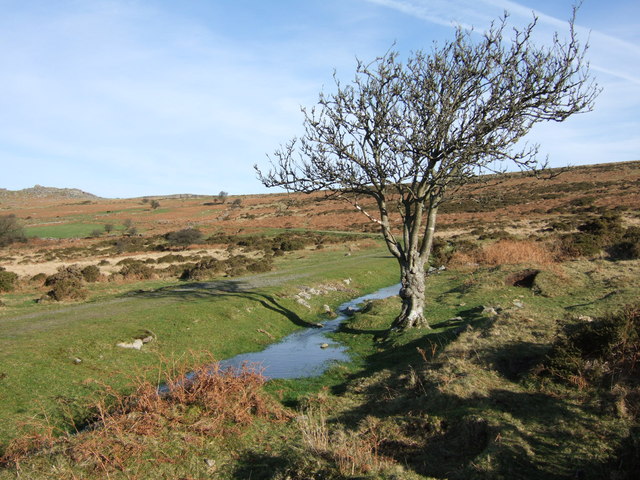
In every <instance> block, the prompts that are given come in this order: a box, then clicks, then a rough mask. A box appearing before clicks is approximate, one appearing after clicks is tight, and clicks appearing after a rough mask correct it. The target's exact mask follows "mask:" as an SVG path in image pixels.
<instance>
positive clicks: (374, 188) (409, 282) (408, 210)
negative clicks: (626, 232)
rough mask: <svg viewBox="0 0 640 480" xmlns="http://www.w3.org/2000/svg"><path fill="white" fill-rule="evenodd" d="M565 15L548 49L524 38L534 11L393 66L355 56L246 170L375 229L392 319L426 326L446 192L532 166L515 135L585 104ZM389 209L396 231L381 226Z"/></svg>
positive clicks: (583, 75)
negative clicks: (429, 270)
mask: <svg viewBox="0 0 640 480" xmlns="http://www.w3.org/2000/svg"><path fill="white" fill-rule="evenodd" d="M574 18H575V10H574V16H573V17H572V19H571V20H570V21H569V24H568V27H569V31H568V38H567V39H566V40H561V39H560V36H559V35H555V36H554V37H553V39H552V41H551V43H550V45H548V46H537V45H535V44H534V42H533V41H532V36H533V32H534V30H535V28H536V24H537V20H536V19H535V18H534V20H533V21H532V22H531V23H530V24H529V25H527V26H526V27H525V28H523V29H515V28H514V29H513V30H512V31H513V35H512V36H511V37H510V38H507V35H506V31H507V26H508V16H507V15H506V14H505V16H504V17H503V18H501V19H499V20H498V21H496V22H494V23H493V24H492V26H491V28H489V29H488V30H487V31H486V32H484V33H483V34H481V35H479V34H476V33H474V32H472V31H469V30H464V29H462V28H458V29H457V30H456V33H455V36H454V38H453V39H452V40H450V41H448V42H446V43H444V44H443V45H437V44H434V46H433V48H432V49H431V50H430V51H429V52H425V51H417V52H414V53H412V54H411V55H409V56H408V58H407V59H406V61H405V62H404V63H403V62H402V61H401V56H400V54H399V52H397V51H396V50H393V49H392V50H389V51H388V52H387V53H386V54H384V55H383V56H381V57H379V58H377V59H375V60H374V61H373V62H370V63H364V62H362V61H358V63H357V66H356V75H355V77H354V79H353V80H352V81H351V82H350V83H346V84H344V83H342V82H341V81H340V80H339V79H338V78H337V75H334V79H335V91H334V92H332V93H321V94H320V97H319V100H318V103H317V105H316V106H314V107H312V108H311V109H307V108H303V109H302V112H303V115H304V134H303V135H302V136H301V137H300V138H294V139H292V140H291V141H290V142H288V143H286V144H285V145H283V146H282V147H281V148H280V149H278V150H277V151H276V152H275V156H274V159H272V162H271V163H272V169H271V170H270V171H269V172H267V173H262V171H261V170H260V169H258V167H256V169H257V171H258V175H259V178H260V180H261V181H262V182H263V183H264V185H266V186H268V187H284V188H286V189H288V190H291V191H296V192H305V193H310V192H314V191H318V190H325V191H326V192H327V193H328V194H331V195H337V196H340V197H342V198H345V199H349V200H350V201H351V202H352V203H353V204H354V206H355V207H356V208H358V209H359V210H361V211H362V212H363V213H364V214H365V215H367V216H368V218H369V219H370V220H371V221H372V222H375V223H377V224H378V225H379V226H380V229H381V232H382V234H383V236H384V238H385V241H386V244H387V246H388V248H389V251H390V252H391V253H392V254H393V255H394V256H395V257H396V258H397V259H398V262H399V264H400V270H401V282H402V288H401V291H400V296H401V298H402V299H403V307H402V312H401V313H400V315H399V316H398V318H397V319H396V322H395V324H394V325H395V326H396V327H400V328H406V327H412V326H426V325H428V324H427V322H426V319H425V318H424V315H423V307H424V267H425V263H426V262H427V259H428V256H429V253H430V250H431V246H432V242H433V233H434V230H435V222H436V215H437V210H438V207H439V205H440V204H441V203H442V201H443V200H444V199H445V198H446V195H447V194H449V193H450V192H451V191H452V190H453V189H455V188H457V187H459V186H461V185H463V184H465V183H466V182H468V181H469V180H471V179H472V178H475V177H477V176H478V175H479V174H481V173H490V172H498V171H502V170H503V169H504V168H506V166H507V165H511V166H513V165H515V166H517V167H519V168H520V169H523V170H529V171H536V170H538V169H540V168H542V167H544V162H540V161H539V159H538V158H537V153H538V146H537V145H529V144H524V145H521V143H520V142H519V141H520V140H521V139H522V138H523V137H524V136H525V135H526V134H527V133H528V132H529V131H530V130H531V128H532V127H533V126H534V125H535V124H537V123H539V122H543V121H556V122H561V121H563V120H565V119H566V118H568V117H569V116H571V115H573V114H576V113H579V112H585V111H589V110H591V109H592V108H593V103H594V100H595V98H596V96H597V95H598V93H599V89H598V87H597V85H596V84H595V82H594V81H593V79H592V78H591V75H590V72H589V68H588V64H587V63H586V61H585V52H586V47H585V46H583V45H581V44H580V42H579V41H578V39H577V36H576V33H575V29H574ZM476 35H478V36H479V38H478V37H476ZM363 197H367V198H372V199H374V200H375V204H376V206H377V212H370V211H365V210H364V209H363V207H362V205H361V203H360V199H361V198H363ZM392 212H397V213H398V214H399V215H400V217H401V222H402V229H401V231H396V230H394V228H393V227H392V223H391V221H390V215H391V213H392Z"/></svg>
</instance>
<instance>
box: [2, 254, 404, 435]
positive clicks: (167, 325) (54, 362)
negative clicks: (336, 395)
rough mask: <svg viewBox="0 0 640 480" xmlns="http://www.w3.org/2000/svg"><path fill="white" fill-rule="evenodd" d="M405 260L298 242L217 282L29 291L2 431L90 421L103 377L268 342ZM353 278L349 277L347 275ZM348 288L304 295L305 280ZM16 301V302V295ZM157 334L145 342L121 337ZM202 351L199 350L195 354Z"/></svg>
mask: <svg viewBox="0 0 640 480" xmlns="http://www.w3.org/2000/svg"><path fill="white" fill-rule="evenodd" d="M396 279H397V267H396V266H395V265H394V262H393V260H392V259H390V258H389V257H388V255H386V254H385V253H384V251H383V250H382V249H379V248H378V249H376V248H373V249H369V250H362V251H359V252H353V254H351V255H349V256H345V254H344V251H342V250H340V249H335V250H331V249H327V250H325V251H317V252H295V253H293V254H291V255H289V256H287V257H284V258H282V259H280V260H279V262H278V264H277V268H276V271H274V272H269V273H266V274H261V275H256V276H253V277H247V278H240V279H221V280H219V281H218V282H215V283H212V284H210V285H207V284H202V283H187V282H157V281H155V282H146V283H145V282H140V283H136V284H132V285H128V286H120V287H117V288H116V289H115V292H113V293H111V294H109V293H108V292H105V288H106V287H105V285H100V284H98V285H96V286H95V287H94V289H95V290H94V291H93V292H92V293H91V294H90V296H89V301H88V302H84V303H64V304H60V305H39V304H35V303H34V302H33V300H27V299H24V301H23V302H21V303H16V306H15V307H14V308H5V309H3V311H2V313H1V315H0V365H1V367H0V369H1V371H0V375H1V377H0V378H1V379H0V400H1V401H0V438H2V444H3V445H6V442H7V441H8V440H9V439H10V438H12V437H13V436H14V435H15V434H16V428H17V425H18V424H19V423H20V422H22V421H25V420H27V419H29V418H31V417H32V416H34V415H46V416H47V417H48V418H49V419H50V421H51V422H52V423H53V424H54V425H63V424H65V422H67V423H68V420H69V418H65V417H72V418H73V419H74V420H75V421H80V422H81V421H82V418H83V417H84V416H85V415H86V411H85V409H84V405H85V404H86V403H87V399H88V398H90V397H91V396H93V395H94V394H95V393H96V392H97V391H99V390H101V389H102V386H103V384H107V385H110V386H113V387H115V388H117V389H121V388H124V387H125V385H126V384H127V383H128V382H129V380H130V378H131V373H132V372H138V374H139V375H140V376H143V377H145V376H148V375H153V374H150V373H148V372H150V371H151V370H153V367H154V366H157V365H158V364H159V363H160V362H161V360H162V359H176V361H178V360H179V359H182V358H184V357H185V356H186V355H187V354H189V352H209V353H210V354H211V355H212V356H213V357H214V358H218V359H222V358H227V357H230V356H233V355H236V354H238V353H242V352H246V351H253V350H258V349H261V348H263V347H264V346H265V345H266V344H268V343H270V342H272V341H274V339H277V338H280V337H282V336H284V335H286V334H288V333H290V332H291V331H293V330H295V329H298V328H301V327H303V326H305V325H308V324H309V322H317V321H318V320H320V319H321V318H322V305H323V304H329V305H332V306H335V305H337V304H339V303H340V302H341V301H344V300H345V299H347V298H351V297H352V296H357V295H358V294H359V293H360V292H368V291H372V290H375V289H377V288H379V287H382V286H386V285H388V284H391V283H393V282H395V281H396ZM344 280H348V283H349V284H348V285H347V283H345V282H344ZM319 284H334V285H337V286H339V287H340V288H339V289H336V290H334V291H332V292H331V293H329V294H327V295H325V296H322V297H316V298H312V299H311V300H309V304H310V306H311V308H308V307H306V306H303V305H301V304H299V303H298V302H297V301H296V299H295V294H296V293H297V292H298V290H299V288H300V287H301V286H302V285H310V286H313V285H319ZM12 303H15V302H12ZM149 336H150V337H152V339H153V340H152V341H151V342H149V343H148V344H145V345H144V347H142V349H141V350H139V351H138V350H134V349H125V348H120V347H117V346H116V344H117V343H120V342H123V343H131V342H133V341H134V339H135V338H141V337H149ZM196 361H197V359H196V358H194V359H193V362H194V363H195V362H196Z"/></svg>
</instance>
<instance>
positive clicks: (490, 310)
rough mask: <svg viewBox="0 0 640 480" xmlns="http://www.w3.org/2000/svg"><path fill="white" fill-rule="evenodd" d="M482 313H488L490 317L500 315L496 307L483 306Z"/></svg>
mask: <svg viewBox="0 0 640 480" xmlns="http://www.w3.org/2000/svg"><path fill="white" fill-rule="evenodd" d="M482 314H483V315H487V316H489V317H496V316H498V312H497V310H496V309H495V308H493V307H483V308H482Z"/></svg>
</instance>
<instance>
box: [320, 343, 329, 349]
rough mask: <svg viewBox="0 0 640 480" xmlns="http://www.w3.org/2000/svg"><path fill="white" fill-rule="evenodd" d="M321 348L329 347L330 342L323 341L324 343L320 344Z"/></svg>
mask: <svg viewBox="0 0 640 480" xmlns="http://www.w3.org/2000/svg"><path fill="white" fill-rule="evenodd" d="M320 348H329V344H328V343H323V344H322V345H320Z"/></svg>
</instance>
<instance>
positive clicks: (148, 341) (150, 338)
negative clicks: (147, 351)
mask: <svg viewBox="0 0 640 480" xmlns="http://www.w3.org/2000/svg"><path fill="white" fill-rule="evenodd" d="M141 340H142V343H144V344H147V343H150V342H153V340H154V338H153V335H147V336H146V337H144V338H141Z"/></svg>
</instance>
